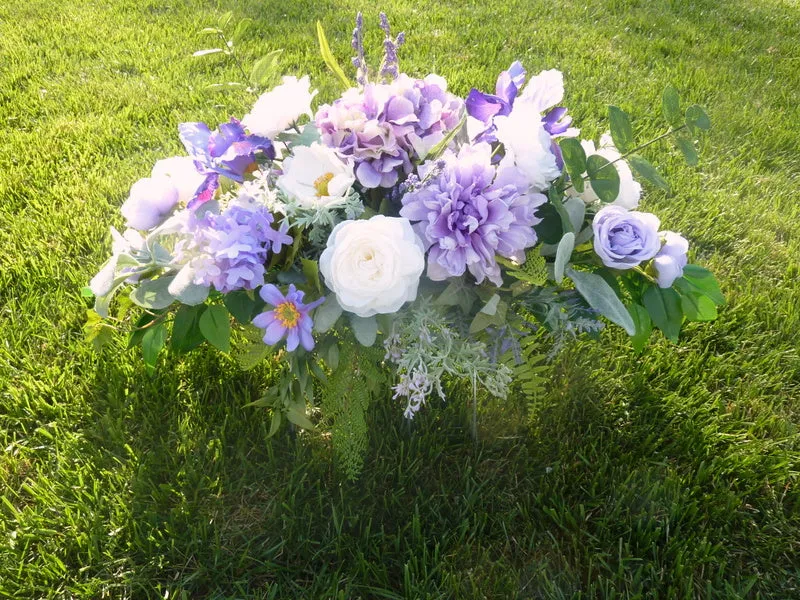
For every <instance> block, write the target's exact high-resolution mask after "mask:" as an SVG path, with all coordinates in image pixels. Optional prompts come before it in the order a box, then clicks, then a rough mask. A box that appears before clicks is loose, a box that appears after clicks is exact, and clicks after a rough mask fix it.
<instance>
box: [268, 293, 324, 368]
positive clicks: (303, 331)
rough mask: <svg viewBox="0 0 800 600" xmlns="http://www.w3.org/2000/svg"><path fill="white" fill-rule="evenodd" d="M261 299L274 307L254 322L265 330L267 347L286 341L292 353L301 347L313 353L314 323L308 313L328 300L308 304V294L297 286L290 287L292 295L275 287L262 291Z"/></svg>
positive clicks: (322, 299) (321, 299) (287, 348)
mask: <svg viewBox="0 0 800 600" xmlns="http://www.w3.org/2000/svg"><path fill="white" fill-rule="evenodd" d="M260 295H261V298H262V299H263V300H264V302H266V303H267V304H270V305H272V306H273V307H274V308H273V309H272V310H269V311H267V312H263V313H261V314H260V315H258V316H257V317H256V318H255V319H253V325H255V326H256V327H259V328H261V329H263V330H264V343H265V344H267V345H268V346H274V345H275V344H277V343H278V342H279V341H281V340H282V339H284V338H286V350H288V351H289V352H293V351H294V350H296V349H297V346H298V345H302V346H303V348H305V349H306V350H307V351H309V352H310V351H311V350H313V349H314V337H313V336H312V335H311V328H312V327H313V325H314V321H313V320H312V319H311V316H310V315H309V314H308V313H309V312H311V311H312V310H313V309H315V308H316V307H317V306H319V305H320V304H322V303H323V302H325V297H324V296H323V297H322V298H319V299H318V300H314V301H313V302H312V303H310V304H304V303H303V296H304V292H302V291H300V290H298V289H297V288H296V287H295V286H294V284H291V285H290V286H289V291H288V292H287V293H286V294H285V295H284V294H282V293H281V291H280V290H279V289H278V288H277V287H276V286H274V285H272V284H271V283H270V284H267V285H265V286H263V287H262V288H261V292H260Z"/></svg>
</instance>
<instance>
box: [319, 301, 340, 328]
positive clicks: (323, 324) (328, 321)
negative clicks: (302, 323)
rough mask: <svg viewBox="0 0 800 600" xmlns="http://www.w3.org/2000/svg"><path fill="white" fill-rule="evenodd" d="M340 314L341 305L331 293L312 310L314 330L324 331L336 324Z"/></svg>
mask: <svg viewBox="0 0 800 600" xmlns="http://www.w3.org/2000/svg"><path fill="white" fill-rule="evenodd" d="M340 316H342V307H341V306H339V303H338V302H337V301H336V296H335V295H334V294H331V295H330V296H328V297H327V298H326V299H325V302H323V303H322V304H321V305H319V306H318V307H317V308H316V309H315V310H314V331H316V332H317V333H325V332H326V331H328V330H329V329H330V328H331V327H333V326H334V325H335V324H336V321H338V320H339V317H340Z"/></svg>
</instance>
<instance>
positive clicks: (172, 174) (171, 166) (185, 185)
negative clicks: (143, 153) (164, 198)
mask: <svg viewBox="0 0 800 600" xmlns="http://www.w3.org/2000/svg"><path fill="white" fill-rule="evenodd" d="M151 177H156V178H158V177H169V178H170V180H171V181H172V185H174V186H175V188H176V189H177V190H178V202H180V203H182V204H186V203H188V202H189V201H190V200H191V199H192V198H194V194H195V192H197V189H198V188H199V187H200V186H201V185H202V183H203V182H204V181H205V175H203V174H202V173H200V172H198V171H197V167H195V166H194V159H193V158H191V157H189V156H172V157H170V158H164V159H162V160H160V161H158V162H157V163H156V164H155V165H154V166H153V172H152V174H151Z"/></svg>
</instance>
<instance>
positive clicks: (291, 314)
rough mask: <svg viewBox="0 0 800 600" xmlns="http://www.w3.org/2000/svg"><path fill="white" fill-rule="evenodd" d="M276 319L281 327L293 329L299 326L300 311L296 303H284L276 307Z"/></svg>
mask: <svg viewBox="0 0 800 600" xmlns="http://www.w3.org/2000/svg"><path fill="white" fill-rule="evenodd" d="M275 317H276V318H277V319H278V321H279V322H280V324H281V325H283V326H284V327H286V328H287V329H292V328H293V327H296V326H297V322H298V321H299V320H300V311H298V310H297V307H296V306H295V305H294V302H282V303H281V304H278V306H276V307H275Z"/></svg>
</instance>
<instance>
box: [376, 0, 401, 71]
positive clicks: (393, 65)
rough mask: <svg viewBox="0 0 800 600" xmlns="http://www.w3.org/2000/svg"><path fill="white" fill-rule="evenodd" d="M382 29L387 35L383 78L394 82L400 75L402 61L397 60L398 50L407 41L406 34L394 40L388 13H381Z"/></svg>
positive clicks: (384, 49) (384, 46) (382, 67)
mask: <svg viewBox="0 0 800 600" xmlns="http://www.w3.org/2000/svg"><path fill="white" fill-rule="evenodd" d="M380 17H381V29H383V32H384V34H385V37H384V40H383V63H381V77H382V78H383V80H384V81H394V80H395V79H397V77H398V76H399V75H400V61H399V60H398V59H397V50H398V48H400V46H402V45H403V44H404V43H405V41H406V35H405V33H400V35H398V36H397V37H396V38H395V39H392V33H391V28H390V27H389V18H388V17H387V16H386V13H383V12H382V13H381V15H380Z"/></svg>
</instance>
